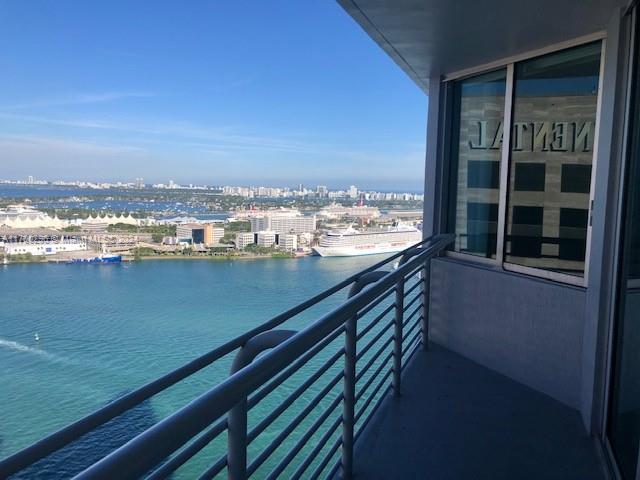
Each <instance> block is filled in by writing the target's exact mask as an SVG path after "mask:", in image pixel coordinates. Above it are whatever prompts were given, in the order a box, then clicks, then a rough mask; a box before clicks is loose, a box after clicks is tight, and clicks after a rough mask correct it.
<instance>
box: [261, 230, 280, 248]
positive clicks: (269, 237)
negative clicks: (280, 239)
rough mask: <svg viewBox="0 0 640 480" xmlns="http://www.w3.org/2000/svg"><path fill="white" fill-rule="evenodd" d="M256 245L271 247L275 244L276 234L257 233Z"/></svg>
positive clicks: (269, 232) (268, 232)
mask: <svg viewBox="0 0 640 480" xmlns="http://www.w3.org/2000/svg"><path fill="white" fill-rule="evenodd" d="M257 243H258V245H259V246H260V247H272V246H273V245H274V244H275V243H276V232H271V231H265V232H258V234H257Z"/></svg>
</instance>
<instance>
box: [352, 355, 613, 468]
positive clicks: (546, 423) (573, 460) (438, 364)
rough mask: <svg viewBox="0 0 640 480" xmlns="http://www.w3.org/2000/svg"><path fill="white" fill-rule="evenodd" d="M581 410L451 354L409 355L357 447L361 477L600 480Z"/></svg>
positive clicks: (594, 451)
mask: <svg viewBox="0 0 640 480" xmlns="http://www.w3.org/2000/svg"><path fill="white" fill-rule="evenodd" d="M598 458H599V457H598V453H597V448H596V444H595V441H594V440H593V439H592V438H590V437H589V436H588V435H587V434H586V433H585V430H584V428H583V426H582V421H581V418H580V415H579V413H578V412H577V411H576V410H573V409H571V408H569V407H567V406H565V405H563V404H561V403H559V402H557V401H555V400H553V399H552V398H550V397H548V396H546V395H543V394H541V393H538V392H536V391H534V390H532V389H530V388H528V387H526V386H523V385H522V384H519V383H517V382H515V381H513V380H510V379H509V378H507V377H504V376H502V375H500V374H498V373H495V372H493V371H491V370H488V369H486V368H484V367H482V366H480V365H478V364H476V363H474V362H472V361H470V360H467V359H465V358H464V357H461V356H459V355H457V354H454V353H452V352H450V351H447V350H444V349H442V348H439V347H433V348H432V349H431V350H429V351H427V352H424V351H419V352H418V353H416V355H414V358H413V361H412V363H411V364H409V365H408V366H407V370H406V371H405V374H404V376H403V395H402V398H400V399H394V398H388V399H387V400H386V401H385V403H384V404H383V405H382V406H381V409H380V410H379V415H378V417H377V418H375V419H374V421H373V422H372V423H371V425H370V426H369V427H368V430H367V431H366V432H365V433H364V435H363V436H362V437H361V439H360V440H359V442H358V444H357V445H356V455H355V472H354V473H355V477H356V478H358V479H386V480H389V479H402V480H409V479H433V480H436V479H438V480H439V479H491V480H496V479H536V480H538V479H581V480H582V479H602V478H605V477H604V474H603V471H602V469H601V466H600V463H599V459H598Z"/></svg>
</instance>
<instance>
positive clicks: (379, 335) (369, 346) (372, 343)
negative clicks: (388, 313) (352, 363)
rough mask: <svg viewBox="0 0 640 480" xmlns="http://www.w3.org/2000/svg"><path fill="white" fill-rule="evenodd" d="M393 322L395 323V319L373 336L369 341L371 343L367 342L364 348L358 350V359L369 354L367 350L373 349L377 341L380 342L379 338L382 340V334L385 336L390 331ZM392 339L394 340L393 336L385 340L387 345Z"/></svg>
mask: <svg viewBox="0 0 640 480" xmlns="http://www.w3.org/2000/svg"><path fill="white" fill-rule="evenodd" d="M393 323H394V322H393V321H391V322H389V323H387V324H386V325H385V326H384V327H382V329H381V330H380V331H379V332H378V333H377V334H376V336H375V337H373V338H372V339H371V340H370V341H369V343H367V344H366V345H365V346H364V347H363V348H362V350H360V351H359V352H358V354H357V355H356V361H359V360H361V359H362V357H364V356H365V355H366V354H367V352H368V351H369V350H371V349H372V348H373V347H374V346H375V345H376V343H377V342H378V340H380V339H381V338H382V336H383V335H384V334H385V333H387V331H388V330H389V329H390V328H391V327H393ZM392 340H393V338H391V337H390V338H389V339H388V340H387V341H386V342H385V345H388V344H389V343H391V341H392Z"/></svg>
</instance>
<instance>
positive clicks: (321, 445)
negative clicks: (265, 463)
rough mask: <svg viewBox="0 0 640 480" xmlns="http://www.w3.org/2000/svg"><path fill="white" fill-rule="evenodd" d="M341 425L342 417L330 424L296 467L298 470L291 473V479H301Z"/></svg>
mask: <svg viewBox="0 0 640 480" xmlns="http://www.w3.org/2000/svg"><path fill="white" fill-rule="evenodd" d="M341 423H342V417H341V416H340V417H338V418H336V419H335V420H334V422H333V423H332V424H331V426H330V427H329V429H328V430H327V431H326V432H324V434H323V435H322V437H321V438H320V440H318V442H317V443H316V446H315V447H314V448H313V450H311V452H310V453H309V455H307V457H306V458H305V459H304V461H303V462H302V463H301V464H300V465H299V466H298V468H297V469H296V471H295V472H294V473H293V475H292V476H291V478H295V479H298V478H301V477H302V475H303V474H304V472H305V471H306V470H307V468H309V465H311V464H312V463H313V461H314V460H315V459H316V457H317V456H318V453H320V452H321V451H322V449H323V448H324V447H325V446H326V445H327V442H328V441H329V439H330V438H331V435H333V434H334V432H335V431H336V429H337V428H338V427H339V426H340V424H341Z"/></svg>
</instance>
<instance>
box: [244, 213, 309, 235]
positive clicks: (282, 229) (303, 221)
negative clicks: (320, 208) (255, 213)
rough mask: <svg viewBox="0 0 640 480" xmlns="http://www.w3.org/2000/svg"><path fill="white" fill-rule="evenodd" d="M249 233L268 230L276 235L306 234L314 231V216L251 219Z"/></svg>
mask: <svg viewBox="0 0 640 480" xmlns="http://www.w3.org/2000/svg"><path fill="white" fill-rule="evenodd" d="M250 220H251V231H252V232H262V231H266V230H270V231H273V232H276V233H296V234H300V233H306V232H313V231H315V229H316V217H315V215H313V216H310V217H303V216H264V217H252V218H251V219H250Z"/></svg>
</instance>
